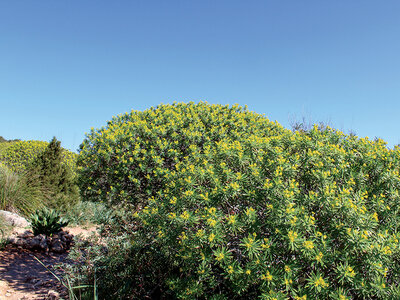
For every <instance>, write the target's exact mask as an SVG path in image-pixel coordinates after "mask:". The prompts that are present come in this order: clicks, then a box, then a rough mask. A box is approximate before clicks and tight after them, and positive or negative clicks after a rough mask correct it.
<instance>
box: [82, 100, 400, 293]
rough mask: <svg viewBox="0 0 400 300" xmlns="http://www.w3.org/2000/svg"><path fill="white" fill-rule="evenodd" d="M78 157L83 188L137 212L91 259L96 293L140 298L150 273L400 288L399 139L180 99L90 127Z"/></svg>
mask: <svg viewBox="0 0 400 300" xmlns="http://www.w3.org/2000/svg"><path fill="white" fill-rule="evenodd" d="M78 164H79V174H80V185H81V189H82V191H83V195H84V196H85V197H86V198H87V199H93V200H96V199H98V200H100V201H107V202H108V203H111V204H128V205H129V207H130V210H127V211H128V216H129V217H133V221H131V222H132V223H131V224H133V227H130V228H133V229H132V232H129V231H128V232H127V227H123V229H122V230H120V233H121V232H122V233H125V234H126V233H128V235H126V238H125V240H126V243H122V242H120V241H119V242H118V243H114V244H112V243H110V246H109V247H110V249H109V251H108V252H107V253H108V254H107V253H105V254H104V257H102V258H99V259H97V261H96V266H97V267H98V268H99V269H101V270H102V272H104V273H103V275H101V274H100V273H98V274H97V277H96V278H97V282H98V283H99V293H104V295H110V294H113V295H118V296H120V297H121V298H132V297H143V295H144V293H145V292H144V291H143V290H141V289H140V287H143V285H141V283H142V282H141V280H143V278H146V279H145V281H146V284H147V285H148V286H149V287H152V289H149V290H153V291H154V290H161V291H162V292H163V293H164V295H169V296H170V297H176V298H181V299H194V298H207V299H208V298H213V299H227V298H232V299H239V298H247V299H249V298H252V299H254V298H258V297H259V298H261V299H351V298H353V299H396V298H397V299H398V298H400V289H399V282H400V268H399V267H400V264H399V262H400V250H399V238H400V234H399V232H398V226H399V225H398V224H400V223H399V221H400V219H399V206H400V201H399V188H400V178H399V167H400V149H399V148H395V149H393V150H389V149H388V148H387V147H386V144H385V143H384V142H383V141H382V140H376V141H370V140H369V139H368V138H361V139H360V138H358V137H356V136H353V135H352V136H347V135H345V134H343V133H342V132H340V131H337V130H334V129H332V128H330V127H325V128H324V129H321V128H318V127H317V126H315V127H314V128H312V129H311V130H309V131H301V132H299V131H296V132H291V131H289V130H286V129H284V128H283V127H282V126H280V125H279V124H277V123H276V122H271V121H269V120H268V119H267V118H266V117H264V116H262V115H259V114H255V113H252V112H249V111H247V109H245V108H242V107H239V106H236V105H235V106H232V107H229V106H221V105H209V104H207V103H203V102H201V103H198V104H194V103H189V104H182V103H175V104H173V105H160V106H158V107H156V108H151V109H149V110H146V111H144V112H138V111H133V112H131V113H129V114H124V115H120V116H118V117H115V118H113V119H112V120H111V121H110V122H109V123H108V124H107V126H106V127H103V128H100V129H98V130H95V129H93V130H92V131H91V132H90V133H89V134H88V135H87V138H86V139H85V141H84V142H83V144H82V145H81V151H80V154H79V159H78ZM115 230H117V231H118V229H115ZM117 238H118V239H120V238H121V235H118V237H115V239H117ZM112 245H114V246H112ZM126 266H129V267H126ZM107 270H108V272H109V273H107ZM158 270H162V272H158ZM94 272H96V268H95V269H94ZM121 282H128V283H129V285H124V286H121Z"/></svg>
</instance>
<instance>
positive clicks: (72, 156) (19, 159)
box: [0, 141, 77, 174]
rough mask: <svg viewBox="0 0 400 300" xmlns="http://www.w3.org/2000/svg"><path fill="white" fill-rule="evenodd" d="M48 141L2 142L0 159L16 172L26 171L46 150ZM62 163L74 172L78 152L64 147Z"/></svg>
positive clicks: (0, 144)
mask: <svg viewBox="0 0 400 300" xmlns="http://www.w3.org/2000/svg"><path fill="white" fill-rule="evenodd" d="M48 144H49V143H48V142H43V141H13V142H6V143H0V161H1V162H3V163H4V164H5V165H7V167H9V168H10V169H11V170H12V171H15V172H25V171H27V170H28V169H29V167H30V166H31V164H32V163H33V162H34V161H35V160H36V159H37V158H38V157H39V156H40V155H41V154H42V153H43V152H44V151H45V149H46V148H47V146H48ZM61 156H62V164H63V165H66V166H67V168H68V169H70V170H71V171H72V172H73V174H74V173H75V161H76V157H77V154H76V153H73V152H70V151H68V150H66V149H62V154H61Z"/></svg>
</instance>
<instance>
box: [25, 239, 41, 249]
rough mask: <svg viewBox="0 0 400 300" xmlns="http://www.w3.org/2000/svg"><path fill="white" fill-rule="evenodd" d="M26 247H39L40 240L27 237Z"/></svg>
mask: <svg viewBox="0 0 400 300" xmlns="http://www.w3.org/2000/svg"><path fill="white" fill-rule="evenodd" d="M25 245H26V247H27V248H28V249H35V248H39V247H40V240H38V239H35V238H32V239H27V240H26V244H25Z"/></svg>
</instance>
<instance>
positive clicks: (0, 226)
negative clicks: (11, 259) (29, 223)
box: [0, 215, 11, 250]
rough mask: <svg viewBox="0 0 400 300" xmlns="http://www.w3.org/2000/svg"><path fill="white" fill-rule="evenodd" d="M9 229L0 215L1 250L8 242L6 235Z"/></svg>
mask: <svg viewBox="0 0 400 300" xmlns="http://www.w3.org/2000/svg"><path fill="white" fill-rule="evenodd" d="M10 230H11V228H10V226H8V225H7V223H6V221H5V220H4V217H3V216H2V215H0V250H3V249H4V247H5V246H6V245H7V244H8V239H7V235H8V233H9V231H10Z"/></svg>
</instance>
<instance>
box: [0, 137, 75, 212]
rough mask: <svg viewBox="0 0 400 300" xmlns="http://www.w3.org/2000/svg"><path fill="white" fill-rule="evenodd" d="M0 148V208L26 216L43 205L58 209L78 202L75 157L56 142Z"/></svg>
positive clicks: (17, 143) (5, 144) (18, 143)
mask: <svg viewBox="0 0 400 300" xmlns="http://www.w3.org/2000/svg"><path fill="white" fill-rule="evenodd" d="M0 145H1V147H0V167H1V168H0V171H1V172H0V179H1V181H2V182H3V184H2V185H1V186H0V207H2V208H3V209H4V208H7V209H12V210H17V211H19V212H21V213H23V214H27V213H29V212H32V211H34V210H36V209H37V208H39V207H40V206H42V205H45V206H50V207H53V208H58V209H59V208H66V207H68V206H70V205H72V204H74V203H76V202H77V201H78V199H79V189H78V187H77V185H76V183H75V181H76V157H77V154H76V153H73V152H70V151H68V150H66V149H63V148H62V147H61V145H60V142H59V141H57V140H56V139H55V138H53V140H52V141H51V142H50V143H48V142H42V141H9V142H3V143H0Z"/></svg>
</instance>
